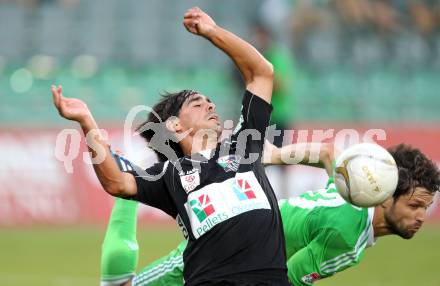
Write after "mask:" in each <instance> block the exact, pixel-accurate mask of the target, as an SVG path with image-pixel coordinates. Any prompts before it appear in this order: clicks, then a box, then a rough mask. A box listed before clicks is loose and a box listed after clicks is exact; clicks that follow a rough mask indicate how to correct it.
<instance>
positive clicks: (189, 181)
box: [180, 169, 200, 193]
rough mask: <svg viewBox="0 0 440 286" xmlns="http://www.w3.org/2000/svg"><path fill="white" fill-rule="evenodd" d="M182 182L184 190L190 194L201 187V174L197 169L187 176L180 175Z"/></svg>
mask: <svg viewBox="0 0 440 286" xmlns="http://www.w3.org/2000/svg"><path fill="white" fill-rule="evenodd" d="M180 182H181V183H182V187H183V189H184V190H185V191H186V192H187V193H189V192H191V191H192V190H194V189H195V188H197V186H198V185H200V175H199V172H198V171H197V170H196V169H193V170H191V171H190V172H189V173H187V174H186V175H184V174H181V175H180Z"/></svg>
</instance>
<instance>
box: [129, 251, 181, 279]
mask: <svg viewBox="0 0 440 286" xmlns="http://www.w3.org/2000/svg"><path fill="white" fill-rule="evenodd" d="M176 267H183V257H182V256H181V255H180V256H177V257H173V258H171V259H170V260H167V261H164V262H163V263H161V264H159V265H156V266H155V267H153V268H151V269H150V270H148V271H146V272H144V273H141V274H140V275H139V276H136V278H135V279H134V280H133V286H142V285H146V284H148V283H150V282H151V281H154V280H156V279H158V278H160V277H162V276H164V275H165V274H167V273H168V272H171V271H173V269H175V268H176ZM182 283H183V281H182Z"/></svg>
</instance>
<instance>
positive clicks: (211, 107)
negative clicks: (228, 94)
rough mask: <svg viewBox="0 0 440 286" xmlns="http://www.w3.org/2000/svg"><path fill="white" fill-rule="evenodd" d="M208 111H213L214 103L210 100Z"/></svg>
mask: <svg viewBox="0 0 440 286" xmlns="http://www.w3.org/2000/svg"><path fill="white" fill-rule="evenodd" d="M208 111H215V104H214V103H212V102H208Z"/></svg>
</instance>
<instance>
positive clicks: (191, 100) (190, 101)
mask: <svg viewBox="0 0 440 286" xmlns="http://www.w3.org/2000/svg"><path fill="white" fill-rule="evenodd" d="M203 97H204V96H202V95H200V94H198V95H194V96H192V97H191V98H190V99H189V100H188V101H187V102H186V105H190V104H191V103H193V102H194V101H199V100H203ZM205 98H206V101H207V102H209V103H211V100H210V99H209V98H208V97H205Z"/></svg>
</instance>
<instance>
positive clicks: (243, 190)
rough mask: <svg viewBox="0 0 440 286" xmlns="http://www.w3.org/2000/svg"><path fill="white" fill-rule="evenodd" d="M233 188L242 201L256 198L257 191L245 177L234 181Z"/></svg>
mask: <svg viewBox="0 0 440 286" xmlns="http://www.w3.org/2000/svg"><path fill="white" fill-rule="evenodd" d="M232 190H234V193H235V195H236V196H237V198H238V199H239V200H240V201H245V200H250V199H255V198H256V197H255V193H254V191H253V190H252V188H251V185H250V184H249V182H248V181H246V180H245V179H238V180H234V182H233V183H232Z"/></svg>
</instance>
